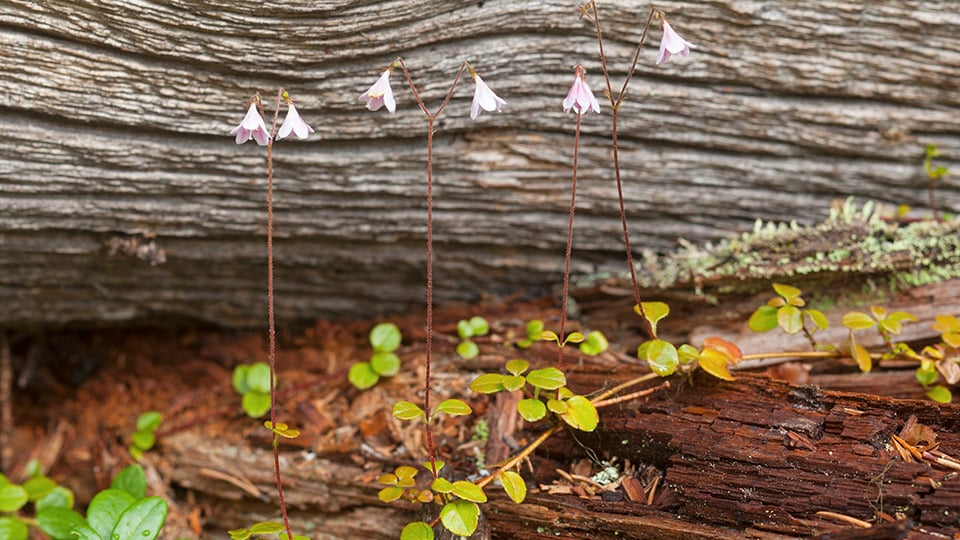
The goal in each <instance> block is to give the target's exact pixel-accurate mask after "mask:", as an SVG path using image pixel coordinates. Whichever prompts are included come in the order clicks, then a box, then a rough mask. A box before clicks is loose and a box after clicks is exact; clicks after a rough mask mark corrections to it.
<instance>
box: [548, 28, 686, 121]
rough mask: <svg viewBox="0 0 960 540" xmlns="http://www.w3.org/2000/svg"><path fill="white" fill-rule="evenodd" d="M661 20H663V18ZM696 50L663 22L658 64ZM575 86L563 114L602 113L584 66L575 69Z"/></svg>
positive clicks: (569, 93) (565, 104) (572, 87)
mask: <svg viewBox="0 0 960 540" xmlns="http://www.w3.org/2000/svg"><path fill="white" fill-rule="evenodd" d="M661 20H663V19H662V18H661ZM691 48H696V45H694V44H693V43H690V42H689V41H687V40H685V39H683V38H682V37H680V35H679V34H677V33H676V32H675V31H674V30H673V27H671V26H670V23H668V22H667V21H665V20H663V37H662V38H661V40H660V55H659V56H658V57H657V64H658V65H659V64H661V63H663V62H666V61H667V60H669V59H670V55H671V54H679V55H680V56H687V55H689V54H690V49H691ZM573 75H574V79H573V86H571V87H570V90H569V91H568V92H567V97H566V98H565V99H564V100H563V112H570V110H571V109H573V110H574V111H576V112H577V113H583V112H586V111H587V110H590V109H592V110H593V112H597V113H598V112H600V102H599V101H597V98H596V97H594V95H593V92H592V91H591V90H590V86H589V85H588V84H587V80H586V78H585V76H586V70H585V69H583V66H581V65H579V64H578V65H577V66H575V67H574V68H573Z"/></svg>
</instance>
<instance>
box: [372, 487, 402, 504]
mask: <svg viewBox="0 0 960 540" xmlns="http://www.w3.org/2000/svg"><path fill="white" fill-rule="evenodd" d="M402 496H403V488H401V487H397V486H390V487H385V488H383V489H381V490H380V491H379V492H378V493H377V498H378V499H380V500H381V501H383V502H385V503H391V502H393V501H396V500H398V499H400V497H402Z"/></svg>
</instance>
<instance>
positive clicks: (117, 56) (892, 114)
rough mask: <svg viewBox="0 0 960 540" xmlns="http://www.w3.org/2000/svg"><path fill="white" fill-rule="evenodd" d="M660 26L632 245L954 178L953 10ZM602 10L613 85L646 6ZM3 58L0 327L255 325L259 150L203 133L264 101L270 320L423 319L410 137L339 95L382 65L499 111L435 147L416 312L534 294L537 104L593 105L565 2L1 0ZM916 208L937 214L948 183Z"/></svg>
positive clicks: (889, 8) (637, 161)
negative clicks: (579, 75) (674, 50)
mask: <svg viewBox="0 0 960 540" xmlns="http://www.w3.org/2000/svg"><path fill="white" fill-rule="evenodd" d="M658 5H660V7H662V8H663V9H664V10H666V11H667V13H668V14H669V15H670V20H671V21H672V24H673V26H674V27H675V28H676V29H677V30H678V31H680V32H681V33H682V34H683V35H684V36H685V37H686V38H687V39H689V40H690V41H692V42H694V43H695V44H697V45H698V48H697V49H696V50H695V54H694V55H693V56H691V57H690V58H687V59H678V60H677V61H674V60H671V61H670V62H669V63H668V64H666V65H664V66H659V67H657V66H654V65H653V59H654V58H655V48H656V45H657V42H658V40H659V31H658V30H655V31H654V32H652V34H651V36H650V41H649V42H648V47H647V50H645V51H644V55H643V58H642V61H641V63H640V66H639V71H638V73H637V75H636V76H635V78H634V80H633V82H632V84H631V87H630V97H629V99H628V101H627V102H626V104H625V105H624V107H623V109H621V115H620V122H621V137H622V158H623V170H624V178H625V181H626V186H625V195H626V198H627V200H626V206H627V210H628V212H629V216H630V218H631V223H632V235H633V240H634V243H635V245H636V247H637V248H638V249H640V248H648V249H653V250H658V251H663V250H666V249H670V248H671V247H673V246H674V245H675V242H676V240H677V238H679V237H683V238H686V239H688V240H691V241H705V240H712V239H717V238H719V237H722V236H724V235H726V234H728V233H730V232H731V231H735V230H741V229H744V228H748V227H749V225H750V224H751V223H752V221H753V220H754V219H756V218H763V219H784V220H789V219H798V220H801V221H807V222H810V221H815V220H816V219H819V218H821V217H822V216H823V215H825V214H826V212H827V206H828V204H829V201H830V200H831V199H833V198H836V197H841V196H847V195H855V196H858V197H861V198H863V199H867V198H870V199H878V200H880V201H884V202H890V203H908V204H912V205H914V206H917V207H923V206H925V201H926V193H925V191H924V190H923V187H924V185H925V184H924V176H923V171H922V169H921V168H920V161H921V159H922V149H923V146H924V145H925V144H927V143H936V144H938V145H939V146H940V147H941V150H942V152H943V154H944V156H946V158H945V160H944V161H943V164H944V165H946V166H952V167H954V168H957V167H960V164H958V162H957V160H956V156H957V155H960V94H958V93H957V92H956V80H955V79H956V73H957V72H958V69H960V37H958V36H957V34H956V32H955V29H956V27H957V26H958V25H960V14H958V13H957V11H956V10H955V9H951V7H952V3H951V2H949V1H946V0H942V1H932V2H925V3H919V2H894V1H892V0H886V1H882V2H862V1H861V2H853V1H839V2H837V1H835V2H829V3H828V2H824V1H815V2H806V3H802V4H795V5H790V6H786V5H783V4H782V3H779V2H771V1H745V0H716V1H710V2H693V1H672V2H666V3H660V4H658ZM600 8H601V16H602V18H603V19H604V21H605V23H606V24H605V27H606V29H607V30H606V31H607V34H606V37H607V42H606V50H607V53H608V56H609V58H610V65H611V69H612V71H613V75H614V81H613V83H614V85H615V86H619V84H620V81H621V80H622V77H623V75H624V72H625V69H626V67H627V65H628V62H629V56H630V54H631V50H632V48H633V47H634V46H635V43H636V41H637V40H638V39H639V36H640V33H641V31H642V24H643V21H644V20H645V19H646V14H647V10H648V9H649V5H648V4H646V3H643V2H637V1H620V2H607V3H601V4H600ZM0 42H2V46H0V72H2V73H3V75H2V76H0V129H2V130H3V132H4V133H5V134H6V136H5V137H4V138H2V139H0V208H3V212H2V213H0V234H2V236H0V294H2V295H3V297H4V298H5V299H6V300H7V304H6V305H7V307H8V309H6V310H3V312H2V313H0V324H3V325H6V326H19V325H25V324H35V323H40V324H43V323H65V322H71V321H84V322H92V321H111V320H120V321H122V320H130V319H142V318H161V319H168V318H171V317H173V318H190V319H199V320H206V321H214V322H217V323H221V324H230V325H259V324H262V322H263V320H265V316H264V305H265V303H266V302H265V293H264V291H263V289H264V288H265V286H264V281H265V274H266V271H265V269H264V268H263V265H264V251H265V249H264V247H263V235H264V232H265V217H264V212H265V199H266V194H265V175H266V164H265V152H263V149H262V148H259V147H255V146H254V145H252V143H251V144H248V145H244V146H237V145H235V144H234V143H233V141H232V138H231V137H230V136H229V135H227V132H228V131H229V130H230V129H231V128H232V126H233V125H234V124H235V123H236V122H239V120H240V118H241V117H242V113H243V110H244V103H245V101H246V100H247V99H248V98H249V96H250V95H251V94H252V93H254V92H256V91H260V92H262V93H263V94H264V96H267V97H268V101H269V100H270V99H272V98H270V96H273V95H275V92H276V89H277V87H278V86H281V85H282V86H284V87H285V88H286V89H287V90H288V91H289V92H290V93H291V95H292V96H293V97H294V98H295V99H296V100H297V101H298V104H299V108H300V110H301V113H302V114H303V115H304V116H305V117H306V119H307V120H308V121H309V122H310V123H311V124H312V125H313V127H314V128H315V129H316V131H317V133H316V135H314V136H313V137H311V139H309V140H308V141H306V142H302V143H301V142H297V143H287V142H282V143H281V144H278V145H277V146H276V153H275V154H276V183H277V184H276V185H277V194H276V204H277V208H276V212H277V215H276V218H277V235H278V241H277V262H278V269H277V279H278V286H279V288H280V289H279V292H278V304H277V305H278V310H279V317H280V320H281V321H292V320H294V319H308V318H313V317H318V316H338V315H355V314H358V313H364V314H370V313H376V312H383V311H395V310H398V309H400V308H402V307H405V306H407V305H410V304H414V305H416V304H418V303H419V302H421V301H422V298H423V285H422V281H423V266H424V260H425V257H424V255H423V253H422V246H423V242H424V236H425V216H424V202H423V199H424V195H425V185H424V181H425V180H424V179H425V171H424V162H425V137H424V135H425V129H426V124H425V122H424V121H423V117H422V114H421V113H420V112H419V111H418V110H416V105H415V103H414V100H413V99H412V97H411V96H410V94H409V92H408V91H407V90H406V89H405V88H404V86H403V85H402V82H401V79H400V77H399V76H397V75H396V74H395V75H394V78H393V86H394V90H395V91H396V92H397V96H398V98H397V99H398V111H397V114H396V115H395V116H393V117H390V116H388V115H386V114H385V113H383V111H379V112H377V113H370V112H368V111H366V110H365V109H364V108H363V105H362V103H361V102H360V101H358V100H357V96H358V95H359V94H360V93H361V92H363V91H364V90H365V89H366V88H367V86H369V85H370V84H371V83H372V82H373V81H374V79H375V78H376V76H377V73H378V72H379V70H380V69H382V68H383V67H384V66H385V65H386V64H388V63H389V62H390V61H391V60H392V58H393V57H394V56H395V55H397V54H400V55H402V56H403V57H404V59H405V61H406V63H407V65H408V66H409V67H410V69H411V73H412V75H413V77H414V78H415V79H416V83H417V85H418V87H419V88H420V91H421V92H422V95H423V97H424V99H425V100H426V101H427V102H428V104H436V103H439V100H440V99H441V98H442V96H443V95H444V94H445V93H446V91H447V89H448V87H449V86H448V85H449V84H450V82H451V80H452V78H453V74H454V73H455V72H456V69H457V67H458V66H459V65H460V62H461V61H463V60H469V61H470V62H472V63H473V65H475V66H476V68H477V69H478V70H479V71H480V73H481V74H482V75H483V76H484V78H485V80H486V81H487V82H488V83H489V84H490V85H491V87H492V88H493V89H494V90H495V91H497V92H498V93H499V94H500V95H501V96H502V97H504V98H505V99H506V100H507V102H508V103H507V106H506V108H505V111H504V113H502V114H484V115H483V116H481V117H480V118H479V119H478V120H477V121H475V122H473V121H470V119H469V115H468V114H467V108H468V105H469V100H470V98H471V96H472V87H471V84H470V81H468V80H467V81H463V82H462V83H461V84H462V86H461V87H459V88H458V89H457V91H456V93H455V96H454V99H453V101H452V103H451V105H450V107H449V109H448V110H447V112H446V113H444V115H443V116H442V117H441V120H440V121H439V123H438V125H437V134H436V149H435V179H436V182H437V185H436V193H435V195H436V207H437V216H436V241H437V255H436V256H437V285H438V289H437V298H438V300H439V301H449V300H453V299H469V298H472V297H474V296H476V295H478V294H481V293H484V292H495V293H506V292H512V291H517V290H521V289H526V290H530V291H543V290H546V289H548V288H549V287H550V286H551V285H553V284H555V283H558V282H559V279H560V269H561V267H562V250H563V241H564V231H565V227H566V222H565V218H566V205H567V203H568V201H569V182H570V175H571V172H570V163H571V156H572V139H573V123H574V122H573V117H572V116H570V115H565V114H563V113H562V111H561V107H560V101H561V100H562V97H563V95H564V94H565V92H566V89H567V86H568V85H569V84H570V82H571V80H572V71H571V68H572V66H573V65H574V64H576V63H583V64H584V65H585V66H586V67H587V69H588V72H589V73H588V76H589V80H590V82H591V84H592V86H593V88H594V90H595V91H596V93H597V94H598V95H599V94H601V89H602V86H603V85H602V77H601V76H600V69H599V64H598V59H597V47H596V43H595V42H594V41H593V34H592V27H591V26H590V24H589V23H588V22H587V21H581V20H578V18H577V13H576V3H575V2H571V3H562V2H539V1H536V2H508V1H506V0H479V1H472V2H465V1H455V2H428V3H421V2H406V1H400V0H397V1H388V2H372V1H353V2H348V1H339V2H318V1H310V2H299V3H295V4H291V5H276V4H271V5H270V6H266V7H261V6H260V5H258V4H256V3H243V2H232V1H230V2H228V1H213V0H211V1H199V2H192V1H191V2H188V1H185V0H182V1H173V2H153V1H134V0H119V1H115V2H98V1H92V0H86V1H81V2H74V1H67V0H62V1H56V0H51V1H48V2H42V3H39V2H32V1H25V0H23V1H21V0H11V1H8V2H5V3H4V4H3V5H2V6H0ZM602 100H603V98H602V96H601V101H602ZM603 105H605V106H604V109H605V110H604V112H603V114H602V115H593V114H591V115H589V116H587V117H585V118H584V128H583V129H584V133H585V136H584V138H583V140H582V149H581V167H582V169H581V171H580V184H579V192H578V214H577V227H578V229H577V233H576V240H575V242H576V243H575V251H574V254H575V258H576V260H575V265H574V269H575V271H577V272H580V273H587V272H594V271H598V270H618V269H621V268H622V266H623V263H622V258H621V253H620V251H621V249H622V248H621V245H622V239H621V237H620V232H619V218H618V215H617V205H616V198H615V188H614V183H613V180H612V173H611V168H610V162H611V160H610V150H609V148H608V135H609V114H608V112H609V106H606V105H607V104H606V103H604V104H603ZM269 109H270V107H268V110H269ZM951 156H952V159H949V158H950V157H951ZM938 200H939V201H940V205H941V207H942V208H943V209H945V210H951V211H957V210H958V209H960V188H958V187H957V186H956V184H955V182H952V181H949V180H948V181H946V182H944V183H943V184H942V185H941V186H940V187H939V189H938ZM117 241H127V242H133V243H134V244H136V246H135V247H136V248H139V247H143V249H142V250H140V251H137V249H132V250H130V251H129V253H130V255H124V253H125V252H124V251H123V250H120V251H119V252H118V254H117V255H114V256H111V255H110V251H111V249H110V248H109V245H114V244H111V242H113V243H115V242H117ZM151 241H152V242H153V244H150V242H151ZM151 245H152V247H151ZM161 250H162V252H163V254H164V256H165V262H163V263H162V264H155V265H151V264H150V262H154V263H156V262H158V259H157V258H156V254H157V253H159V252H160V251H161ZM113 251H115V252H116V251H117V250H113ZM151 254H153V255H151Z"/></svg>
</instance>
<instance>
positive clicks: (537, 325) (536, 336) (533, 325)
mask: <svg viewBox="0 0 960 540" xmlns="http://www.w3.org/2000/svg"><path fill="white" fill-rule="evenodd" d="M541 334H543V321H541V320H540V319H533V320H532V321H530V322H528V323H527V339H529V340H530V341H538V340H540V339H542V338H541V337H540V335H541Z"/></svg>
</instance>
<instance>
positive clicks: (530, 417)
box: [517, 398, 547, 422]
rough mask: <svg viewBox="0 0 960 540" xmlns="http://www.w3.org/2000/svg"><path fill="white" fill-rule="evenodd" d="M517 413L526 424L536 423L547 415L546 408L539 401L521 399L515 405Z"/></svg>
mask: <svg viewBox="0 0 960 540" xmlns="http://www.w3.org/2000/svg"><path fill="white" fill-rule="evenodd" d="M517 412H518V413H520V416H522V417H523V419H524V420H526V421H527V422H536V421H537V420H540V419H542V418H543V417H544V416H546V415H547V406H546V405H544V404H543V402H542V401H540V400H539V399H533V398H527V399H521V400H520V402H519V403H517Z"/></svg>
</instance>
